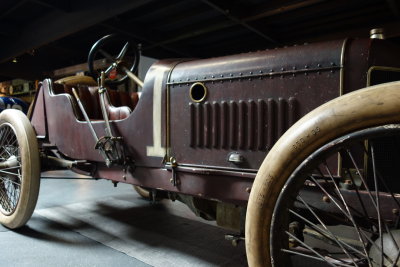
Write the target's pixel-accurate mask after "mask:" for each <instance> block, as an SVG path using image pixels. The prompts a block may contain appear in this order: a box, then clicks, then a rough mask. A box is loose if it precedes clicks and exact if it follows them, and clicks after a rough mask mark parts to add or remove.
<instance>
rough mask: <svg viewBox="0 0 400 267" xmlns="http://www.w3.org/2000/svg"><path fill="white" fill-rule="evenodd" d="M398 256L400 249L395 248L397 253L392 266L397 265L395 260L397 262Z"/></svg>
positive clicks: (399, 256) (399, 255) (395, 266)
mask: <svg viewBox="0 0 400 267" xmlns="http://www.w3.org/2000/svg"><path fill="white" fill-rule="evenodd" d="M399 258H400V250H397V255H396V258H395V260H394V262H393V264H392V267H397V262H398V260H399Z"/></svg>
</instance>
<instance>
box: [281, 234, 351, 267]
mask: <svg viewBox="0 0 400 267" xmlns="http://www.w3.org/2000/svg"><path fill="white" fill-rule="evenodd" d="M285 233H286V234H287V235H289V236H290V237H291V238H293V239H295V240H296V241H297V242H299V243H300V244H302V245H303V247H305V248H307V249H308V250H310V251H312V252H313V253H314V254H315V255H317V256H318V257H319V258H320V259H321V260H322V261H324V262H326V263H328V264H329V265H330V266H335V265H333V264H332V263H330V262H329V261H327V260H326V259H325V257H324V256H322V255H321V254H319V253H318V252H317V251H316V250H315V249H313V248H312V247H310V246H309V245H307V244H306V243H304V242H303V241H301V240H300V239H298V238H297V237H296V236H295V235H293V234H291V233H290V232H288V231H285ZM344 266H351V265H344Z"/></svg>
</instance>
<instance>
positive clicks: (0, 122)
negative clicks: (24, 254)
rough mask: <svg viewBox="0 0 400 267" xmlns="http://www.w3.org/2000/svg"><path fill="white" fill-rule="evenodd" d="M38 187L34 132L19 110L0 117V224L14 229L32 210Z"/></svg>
mask: <svg viewBox="0 0 400 267" xmlns="http://www.w3.org/2000/svg"><path fill="white" fill-rule="evenodd" d="M39 186H40V160H39V152H38V144H37V140H36V135H35V132H34V130H33V128H32V126H31V124H30V122H29V120H28V118H27V117H26V116H25V115H24V114H23V113H22V112H21V111H19V110H11V109H9V110H5V111H3V112H2V113H1V114H0V223H1V224H3V225H4V226H6V227H8V228H11V229H15V228H18V227H21V226H23V225H25V224H26V222H27V221H28V220H29V218H30V217H31V216H32V213H33V210H34V209H35V206H36V202H37V198H38V193H39Z"/></svg>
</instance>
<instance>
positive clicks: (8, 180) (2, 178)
mask: <svg viewBox="0 0 400 267" xmlns="http://www.w3.org/2000/svg"><path fill="white" fill-rule="evenodd" d="M0 180H2V181H4V182H10V183H13V184H15V185H18V186H21V184H20V183H17V182H15V181H12V180H10V179H7V178H4V177H1V176H0Z"/></svg>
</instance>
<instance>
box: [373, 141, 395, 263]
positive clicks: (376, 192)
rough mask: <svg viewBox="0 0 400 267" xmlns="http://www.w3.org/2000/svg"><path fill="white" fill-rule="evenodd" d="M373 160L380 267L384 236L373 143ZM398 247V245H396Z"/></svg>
mask: <svg viewBox="0 0 400 267" xmlns="http://www.w3.org/2000/svg"><path fill="white" fill-rule="evenodd" d="M371 160H372V172H373V174H374V186H375V199H376V213H377V215H378V232H379V241H380V245H381V259H380V266H383V236H382V217H381V209H380V208H381V206H380V201H379V188H378V179H377V178H376V165H375V152H374V146H373V145H372V143H371ZM393 242H394V243H395V244H396V241H395V240H394V239H393ZM396 246H397V244H396Z"/></svg>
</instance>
